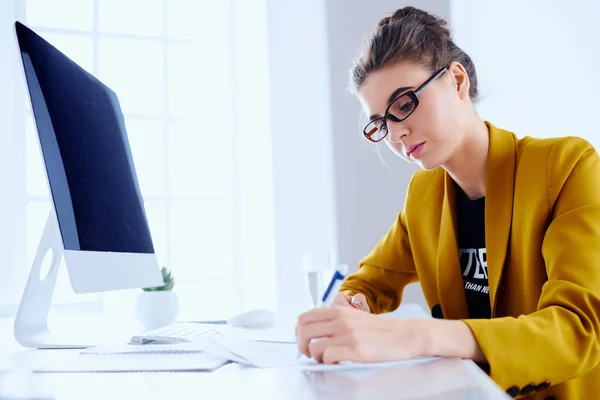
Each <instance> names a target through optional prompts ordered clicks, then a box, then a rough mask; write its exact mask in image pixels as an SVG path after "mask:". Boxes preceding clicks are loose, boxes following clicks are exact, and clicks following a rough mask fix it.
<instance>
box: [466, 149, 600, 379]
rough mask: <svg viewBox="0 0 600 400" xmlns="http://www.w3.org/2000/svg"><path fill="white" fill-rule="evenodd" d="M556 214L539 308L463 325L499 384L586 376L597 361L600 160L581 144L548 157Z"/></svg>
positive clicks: (544, 251)
mask: <svg viewBox="0 0 600 400" xmlns="http://www.w3.org/2000/svg"><path fill="white" fill-rule="evenodd" d="M547 168H548V205H549V207H550V208H551V209H552V210H553V211H552V219H551V222H550V224H549V226H548V228H547V230H546V233H545V236H544V240H543V244H542V249H541V252H542V256H543V258H544V261H545V264H546V273H547V276H548V280H547V282H546V283H545V284H544V286H543V287H542V292H541V296H540V299H539V303H538V307H537V311H535V312H534V313H532V314H529V315H521V316H519V317H518V318H513V317H503V318H494V319H491V320H464V321H465V322H466V323H467V325H468V326H469V327H470V328H471V330H472V332H473V334H474V336H475V338H476V339H477V341H478V343H479V345H480V347H481V349H482V351H483V353H484V355H485V357H486V358H487V361H488V364H489V367H490V376H491V377H492V379H494V380H495V381H496V382H497V383H498V384H499V385H501V386H502V387H510V386H513V385H516V386H518V387H522V386H525V385H527V384H529V383H531V382H532V381H533V382H545V381H549V382H550V384H551V385H554V384H557V383H561V382H564V381H567V380H569V379H572V378H576V377H579V376H581V375H584V374H586V373H587V372H589V371H590V370H592V369H593V368H594V367H596V366H597V365H598V363H599V361H600V185H599V183H598V182H599V179H600V158H599V156H598V153H597V152H596V151H595V150H594V148H593V147H592V146H591V145H590V144H589V143H587V142H586V141H584V140H583V139H575V138H569V139H566V140H562V141H559V142H557V143H556V144H555V145H554V146H553V148H552V150H551V151H550V153H549V156H548V166H547Z"/></svg>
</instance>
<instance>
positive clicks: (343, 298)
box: [333, 293, 371, 313]
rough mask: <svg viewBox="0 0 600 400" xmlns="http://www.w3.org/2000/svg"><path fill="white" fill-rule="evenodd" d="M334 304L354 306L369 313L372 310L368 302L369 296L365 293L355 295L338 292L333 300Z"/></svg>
mask: <svg viewBox="0 0 600 400" xmlns="http://www.w3.org/2000/svg"><path fill="white" fill-rule="evenodd" d="M333 305H334V306H341V307H352V308H356V309H358V310H362V311H366V312H368V313H370V312H371V310H369V304H368V303H367V298H366V297H365V296H364V295H363V294H360V293H358V294H355V295H354V296H349V295H347V294H344V293H338V294H337V296H335V299H334V300H333Z"/></svg>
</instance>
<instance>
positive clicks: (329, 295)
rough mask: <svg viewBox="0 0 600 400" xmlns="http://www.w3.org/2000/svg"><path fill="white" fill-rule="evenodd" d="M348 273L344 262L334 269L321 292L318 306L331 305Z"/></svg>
mask: <svg viewBox="0 0 600 400" xmlns="http://www.w3.org/2000/svg"><path fill="white" fill-rule="evenodd" d="M347 274H348V266H347V265H345V264H342V265H340V267H339V268H338V269H336V271H335V273H334V274H333V276H332V277H331V281H330V282H329V285H328V286H327V289H326V290H325V293H323V298H322V299H321V305H320V307H331V305H332V304H333V301H334V300H335V297H336V296H337V294H338V292H339V291H340V287H341V286H342V283H343V282H344V279H346V275H347Z"/></svg>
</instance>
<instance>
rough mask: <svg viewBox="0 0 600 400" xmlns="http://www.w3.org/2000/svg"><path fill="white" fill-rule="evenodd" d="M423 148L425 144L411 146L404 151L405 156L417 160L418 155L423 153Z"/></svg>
mask: <svg viewBox="0 0 600 400" xmlns="http://www.w3.org/2000/svg"><path fill="white" fill-rule="evenodd" d="M424 146H425V142H423V143H419V144H418V145H416V146H411V147H409V148H408V149H407V150H406V155H407V156H408V157H412V158H418V157H419V154H421V153H422V152H423V147H424Z"/></svg>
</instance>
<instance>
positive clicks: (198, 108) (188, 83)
mask: <svg viewBox="0 0 600 400" xmlns="http://www.w3.org/2000/svg"><path fill="white" fill-rule="evenodd" d="M229 52H230V50H229V49H228V48H227V47H222V46H217V45H191V44H172V45H171V46H170V47H169V51H168V66H167V69H168V71H167V72H168V84H169V86H168V90H169V93H168V94H169V98H168V99H169V113H170V114H171V115H172V116H174V117H202V118H215V117H226V116H228V115H230V114H231V110H232V108H233V107H232V104H231V90H230V80H231V77H232V75H231V73H230V64H231V63H230V54H229Z"/></svg>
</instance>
